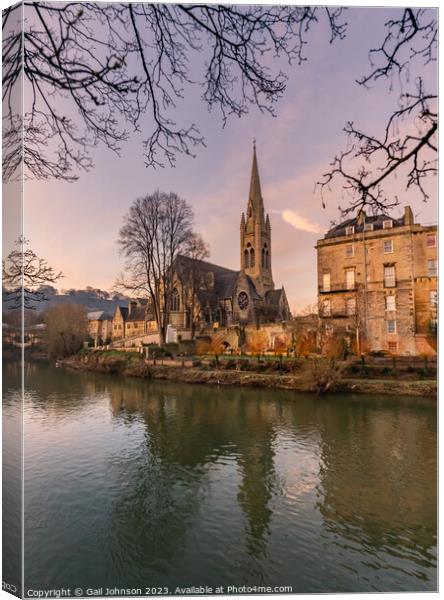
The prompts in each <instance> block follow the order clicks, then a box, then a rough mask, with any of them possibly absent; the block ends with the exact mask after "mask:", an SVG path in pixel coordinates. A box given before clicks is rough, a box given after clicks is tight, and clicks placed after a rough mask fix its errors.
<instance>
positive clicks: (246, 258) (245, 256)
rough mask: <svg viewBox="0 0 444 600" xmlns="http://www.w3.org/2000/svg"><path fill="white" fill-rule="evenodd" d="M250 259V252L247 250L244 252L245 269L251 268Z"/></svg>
mask: <svg viewBox="0 0 444 600" xmlns="http://www.w3.org/2000/svg"><path fill="white" fill-rule="evenodd" d="M248 257H249V252H248V250H247V249H245V250H244V268H245V269H248V266H249V262H248Z"/></svg>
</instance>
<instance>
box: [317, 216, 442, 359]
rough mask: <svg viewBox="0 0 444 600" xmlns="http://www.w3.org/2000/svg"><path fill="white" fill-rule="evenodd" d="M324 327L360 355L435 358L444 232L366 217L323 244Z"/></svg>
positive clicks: (408, 221)
mask: <svg viewBox="0 0 444 600" xmlns="http://www.w3.org/2000/svg"><path fill="white" fill-rule="evenodd" d="M316 249H317V262H318V300H319V314H320V317H321V321H322V322H323V323H324V325H325V326H326V327H328V328H329V329H330V330H331V332H336V333H339V332H341V333H342V334H344V335H347V336H348V337H349V339H350V340H352V341H353V342H354V343H355V345H356V350H357V352H358V353H360V352H371V351H386V352H390V353H392V354H401V355H420V354H433V353H434V352H435V343H434V340H435V337H436V336H435V333H434V332H435V331H436V324H437V275H438V266H437V227H436V225H428V226H424V225H420V224H418V223H415V222H414V218H413V213H412V210H411V208H410V207H409V206H406V207H405V211H404V215H403V216H402V217H401V218H399V219H396V218H391V217H388V216H385V215H377V216H367V215H366V214H365V213H364V212H361V213H360V214H359V215H358V216H357V217H355V218H352V219H348V220H347V221H344V222H343V223H340V224H339V225H337V226H335V227H333V228H332V229H330V230H329V231H328V232H327V233H326V234H325V236H324V238H323V239H321V240H318V242H317V245H316Z"/></svg>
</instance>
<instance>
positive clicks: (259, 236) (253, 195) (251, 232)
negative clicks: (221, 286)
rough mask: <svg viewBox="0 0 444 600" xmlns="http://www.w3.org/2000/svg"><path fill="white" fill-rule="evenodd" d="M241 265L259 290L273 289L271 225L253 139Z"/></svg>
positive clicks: (243, 226) (242, 220)
mask: <svg viewBox="0 0 444 600" xmlns="http://www.w3.org/2000/svg"><path fill="white" fill-rule="evenodd" d="M240 251H241V257H240V260H241V269H242V271H243V272H244V273H245V274H246V275H249V276H250V277H251V279H252V280H253V281H254V284H255V286H256V289H257V291H258V293H259V294H260V295H261V296H263V295H264V294H265V292H267V291H268V290H273V289H274V283H273V277H272V274H271V225H270V218H269V216H268V214H267V217H266V218H265V213H264V200H263V198H262V192H261V182H260V179H259V169H258V166H257V157H256V142H254V143H253V165H252V168H251V182H250V193H249V196H248V206H247V213H246V215H245V213H242V218H241V224H240Z"/></svg>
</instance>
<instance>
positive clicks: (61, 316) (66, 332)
mask: <svg viewBox="0 0 444 600" xmlns="http://www.w3.org/2000/svg"><path fill="white" fill-rule="evenodd" d="M43 320H44V322H45V324H46V331H45V340H46V346H47V350H48V355H49V356H50V358H64V357H65V356H71V355H72V354H75V353H76V352H78V351H79V350H80V349H81V348H82V345H83V342H84V341H85V340H86V339H87V338H88V319H87V313H86V308H85V307H84V306H81V305H79V304H60V305H56V306H51V307H50V308H48V309H47V310H46V311H45V312H44V314H43Z"/></svg>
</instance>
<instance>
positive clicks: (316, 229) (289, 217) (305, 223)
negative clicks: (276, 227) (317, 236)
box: [281, 210, 322, 233]
mask: <svg viewBox="0 0 444 600" xmlns="http://www.w3.org/2000/svg"><path fill="white" fill-rule="evenodd" d="M281 217H282V218H283V219H284V221H285V222H286V223H288V224H289V225H291V226H292V227H294V228H295V229H299V230H300V231H308V232H309V233H322V227H321V226H320V225H318V224H317V223H312V222H311V221H309V220H308V219H306V218H305V217H301V216H300V215H298V214H297V213H296V212H295V211H294V210H283V211H282V212H281Z"/></svg>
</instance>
